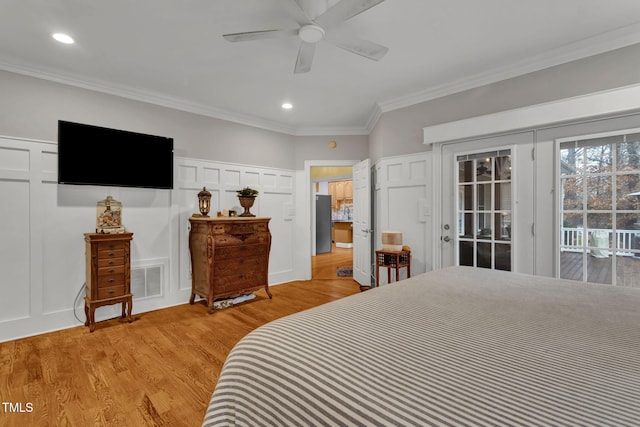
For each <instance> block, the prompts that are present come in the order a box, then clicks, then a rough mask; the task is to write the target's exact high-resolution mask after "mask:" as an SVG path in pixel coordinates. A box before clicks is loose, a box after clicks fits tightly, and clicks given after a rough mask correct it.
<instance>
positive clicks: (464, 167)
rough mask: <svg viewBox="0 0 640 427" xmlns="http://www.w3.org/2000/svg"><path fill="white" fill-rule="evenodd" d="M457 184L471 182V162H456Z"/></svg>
mask: <svg viewBox="0 0 640 427" xmlns="http://www.w3.org/2000/svg"><path fill="white" fill-rule="evenodd" d="M458 182H460V183H462V182H473V160H467V161H466V162H458Z"/></svg>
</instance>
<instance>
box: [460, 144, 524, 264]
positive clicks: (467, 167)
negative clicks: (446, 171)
mask: <svg viewBox="0 0 640 427" xmlns="http://www.w3.org/2000/svg"><path fill="white" fill-rule="evenodd" d="M456 164H457V170H458V173H457V176H456V178H457V179H456V187H457V193H458V198H457V203H456V207H455V210H456V218H457V223H456V227H455V230H456V239H455V240H456V242H455V246H456V248H455V251H456V254H455V256H456V259H457V264H458V265H466V266H471V267H482V268H489V269H496V270H507V271H511V264H512V261H511V227H512V218H513V215H512V202H511V201H512V200H513V196H512V185H511V177H512V172H513V166H512V162H511V150H510V149H503V150H496V151H489V152H481V153H473V154H462V155H458V156H456Z"/></svg>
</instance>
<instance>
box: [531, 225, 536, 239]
mask: <svg viewBox="0 0 640 427" xmlns="http://www.w3.org/2000/svg"><path fill="white" fill-rule="evenodd" d="M531 235H532V236H534V237H535V235H536V223H535V222H534V223H533V224H531Z"/></svg>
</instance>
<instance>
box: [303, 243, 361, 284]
mask: <svg viewBox="0 0 640 427" xmlns="http://www.w3.org/2000/svg"><path fill="white" fill-rule="evenodd" d="M338 267H353V249H347V248H337V247H336V245H335V244H334V245H333V247H332V248H331V252H328V253H325V254H317V255H316V256H314V257H312V258H311V271H312V276H311V277H313V278H314V279H341V280H351V279H352V278H351V277H338V275H337V268H338Z"/></svg>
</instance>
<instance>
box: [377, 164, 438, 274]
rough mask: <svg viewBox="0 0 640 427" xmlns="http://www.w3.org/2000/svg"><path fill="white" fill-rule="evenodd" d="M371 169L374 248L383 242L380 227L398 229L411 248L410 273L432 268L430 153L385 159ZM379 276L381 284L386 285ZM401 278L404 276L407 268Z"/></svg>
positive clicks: (402, 272) (404, 241)
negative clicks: (373, 196)
mask: <svg viewBox="0 0 640 427" xmlns="http://www.w3.org/2000/svg"><path fill="white" fill-rule="evenodd" d="M374 170H375V173H374V184H375V216H376V217H375V227H374V241H375V243H374V247H375V249H379V248H380V247H381V245H382V231H383V230H400V231H402V242H403V244H404V245H406V246H410V247H411V255H412V259H411V274H412V275H418V274H420V273H424V272H427V271H431V270H432V266H431V264H430V262H429V261H430V260H431V254H430V247H431V243H430V242H431V228H432V227H431V210H432V207H431V206H430V204H429V202H428V201H430V200H431V187H430V184H429V181H430V176H431V153H429V152H426V153H418V154H412V155H407V156H398V157H390V158H385V159H382V160H380V161H378V162H377V163H376V165H375V168H374ZM373 271H375V269H373ZM381 276H382V277H380V284H386V283H387V277H386V275H381ZM400 278H401V279H403V278H406V269H403V270H402V271H401V276H400ZM392 280H393V279H392Z"/></svg>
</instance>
